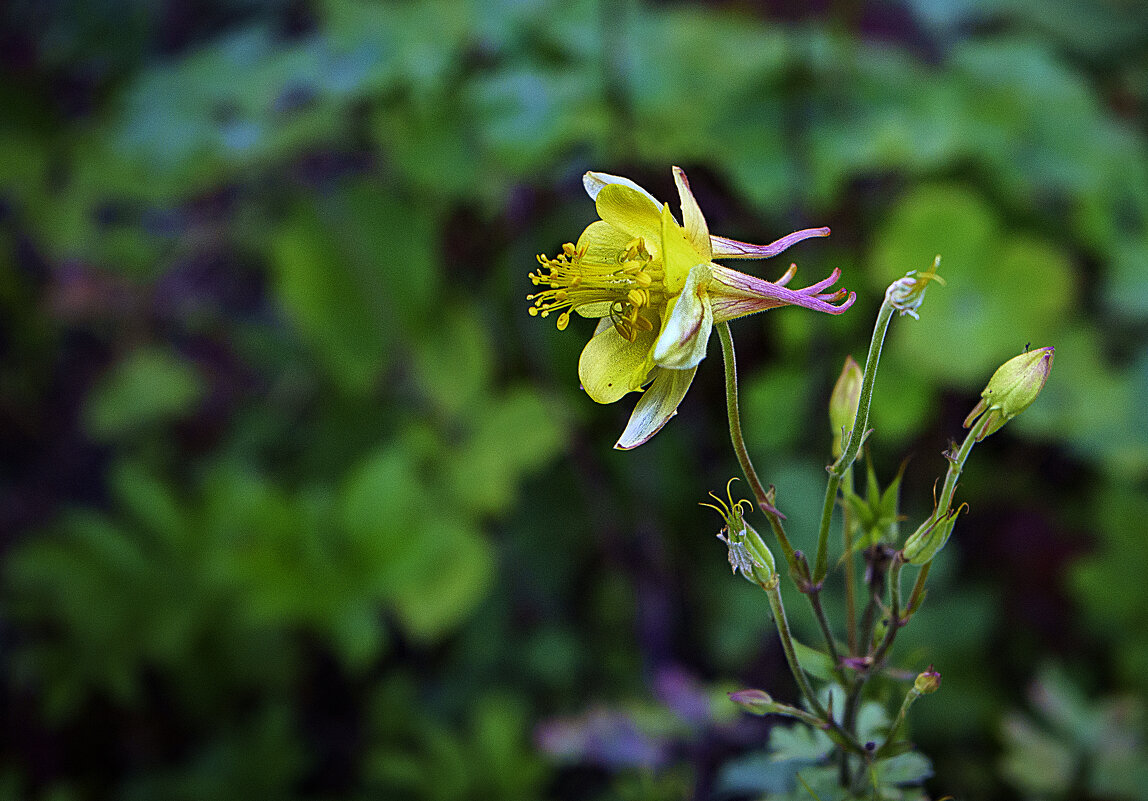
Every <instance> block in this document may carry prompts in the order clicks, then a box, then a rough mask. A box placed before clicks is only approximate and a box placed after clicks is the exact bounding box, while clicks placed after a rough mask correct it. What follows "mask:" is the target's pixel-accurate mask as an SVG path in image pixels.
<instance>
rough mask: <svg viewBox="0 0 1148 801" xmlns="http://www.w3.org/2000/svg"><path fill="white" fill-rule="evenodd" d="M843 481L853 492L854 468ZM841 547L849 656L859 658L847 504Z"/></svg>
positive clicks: (851, 544)
mask: <svg viewBox="0 0 1148 801" xmlns="http://www.w3.org/2000/svg"><path fill="white" fill-rule="evenodd" d="M842 481H843V483H844V484H845V490H846V492H851V491H852V490H853V467H852V466H850V467H849V468H847V469H846V470H845V474H844V476H842ZM841 547H842V549H843V552H844V555H845V565H844V568H843V570H844V573H845V632H846V635H847V637H848V644H849V655H850V656H857V597H856V594H857V590H856V577H855V576H854V573H853V515H852V514H851V513H850V511H849V505H848V504H846V505H845V508H844V509H843V510H842V528H841Z"/></svg>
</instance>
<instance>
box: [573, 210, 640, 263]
mask: <svg viewBox="0 0 1148 801" xmlns="http://www.w3.org/2000/svg"><path fill="white" fill-rule="evenodd" d="M633 241H634V237H633V236H631V235H630V234H627V233H626V232H625V231H622V230H621V229H618V228H615V227H614V226H612V225H610V223H608V222H603V221H602V220H596V221H594V222H592V223H590V225H588V226H587V227H586V230H585V231H583V232H582V236H580V237H578V250H583V249H585V253H583V255H582V259H583V261H586V262H589V263H591V264H617V263H618V262H619V260H620V258H621V255H622V252H623V251H624V250H625V249H626V246H627V245H629V244H630V243H631V242H633Z"/></svg>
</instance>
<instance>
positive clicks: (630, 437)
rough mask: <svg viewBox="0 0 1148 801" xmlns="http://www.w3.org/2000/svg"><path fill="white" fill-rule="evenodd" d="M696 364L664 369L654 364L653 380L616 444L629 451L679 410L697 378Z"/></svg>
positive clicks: (656, 431)
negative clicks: (682, 367)
mask: <svg viewBox="0 0 1148 801" xmlns="http://www.w3.org/2000/svg"><path fill="white" fill-rule="evenodd" d="M697 371H698V368H697V367H692V368H690V369H689V370H663V369H660V368H654V383H652V384H651V385H650V388H649V389H647V390H646V391H645V392H644V393H643V394H642V397H641V399H639V401H638V405H637V406H635V407H634V413H633V414H631V415H630V422H628V423H627V424H626V430H625V431H623V432H622V436H621V437H619V438H618V443H617V444H616V445H615V446H614V447H615V448H618V449H619V450H623V451H627V450H630V449H631V448H636V447H638V446H639V445H641V444H642V443H644V442H647V441H649V439H650V437H652V436H654V434H657V433H658V431H659V430H661V428H662V426H664V425H665V424H666V422H667V421H668V420H669V419H670V418H671V417H673V416H674V415H675V414H677V413H678V404H680V403H681V402H682V398H684V397H685V396H686V390H688V389H689V388H690V384H691V383H692V382H693V380H694V373H696V372H697Z"/></svg>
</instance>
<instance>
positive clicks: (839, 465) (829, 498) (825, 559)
mask: <svg viewBox="0 0 1148 801" xmlns="http://www.w3.org/2000/svg"><path fill="white" fill-rule="evenodd" d="M895 308H896V307H895V306H894V305H893V303H892V301H891V300H890V299H889V298H888V297H887V296H886V298H885V300H884V302H883V303H882V304H881V310H880V311H879V312H877V323H876V324H875V325H874V326H873V336H872V338H871V339H870V340H869V355H868V356H867V357H866V359H865V373H864V376H863V378H862V380H861V398H860V401H859V402H858V404H857V415H856V417H855V418H854V420H853V429H852V430H851V431H850V432H849V443H848V444H847V445H846V446H845V448H844V449H843V450H842V451H841V456H839V457H838V458H837V461H836V462H834V463H833V465H832V467H830V468H829V482H828V484H827V486H826V487H825V502H824V503H823V504H822V507H821V526H820V528H819V529H818V533H817V559H816V561H815V562H814V569H813V584H814V585H815V586H816V585H818V584H820V583H821V582H823V581H824V580H825V574H826V573H828V572H829V522H830V520H831V518H832V517H833V507H834V506H836V505H837V491H838V490H839V489H840V487H841V479H842V477H843V476H844V475H845V471H846V470H848V469H849V467H850V466H851V465H852V464H853V462H854V461H855V460H856V458H857V452H858V451H859V450H860V449H861V443H862V442H864V441H865V434H866V431H867V428H868V425H869V403H870V402H871V401H872V400H873V384H874V382H875V380H876V378H877V364H878V363H879V362H880V361H881V347H882V345H884V343H885V332H886V331H888V330H889V320H891V319H892V317H893V312H894V311H895Z"/></svg>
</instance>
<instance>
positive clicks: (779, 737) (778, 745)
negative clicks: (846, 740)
mask: <svg viewBox="0 0 1148 801" xmlns="http://www.w3.org/2000/svg"><path fill="white" fill-rule="evenodd" d="M832 749H833V742H832V741H831V740H830V739H829V738H828V737H827V736H826V735H825V733H824V732H821V731H815V730H814V729H811V728H809V727H808V726H805V725H793V726H775V727H774V728H772V729H770V731H769V752H770V758H771V759H773V760H774V761H775V762H781V761H784V760H787V759H793V760H802V761H806V762H816V761H817V760H819V759H821V758H822V757H823V756H825V755H826V754H827V753H829V752H830V751H831V750H832Z"/></svg>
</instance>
